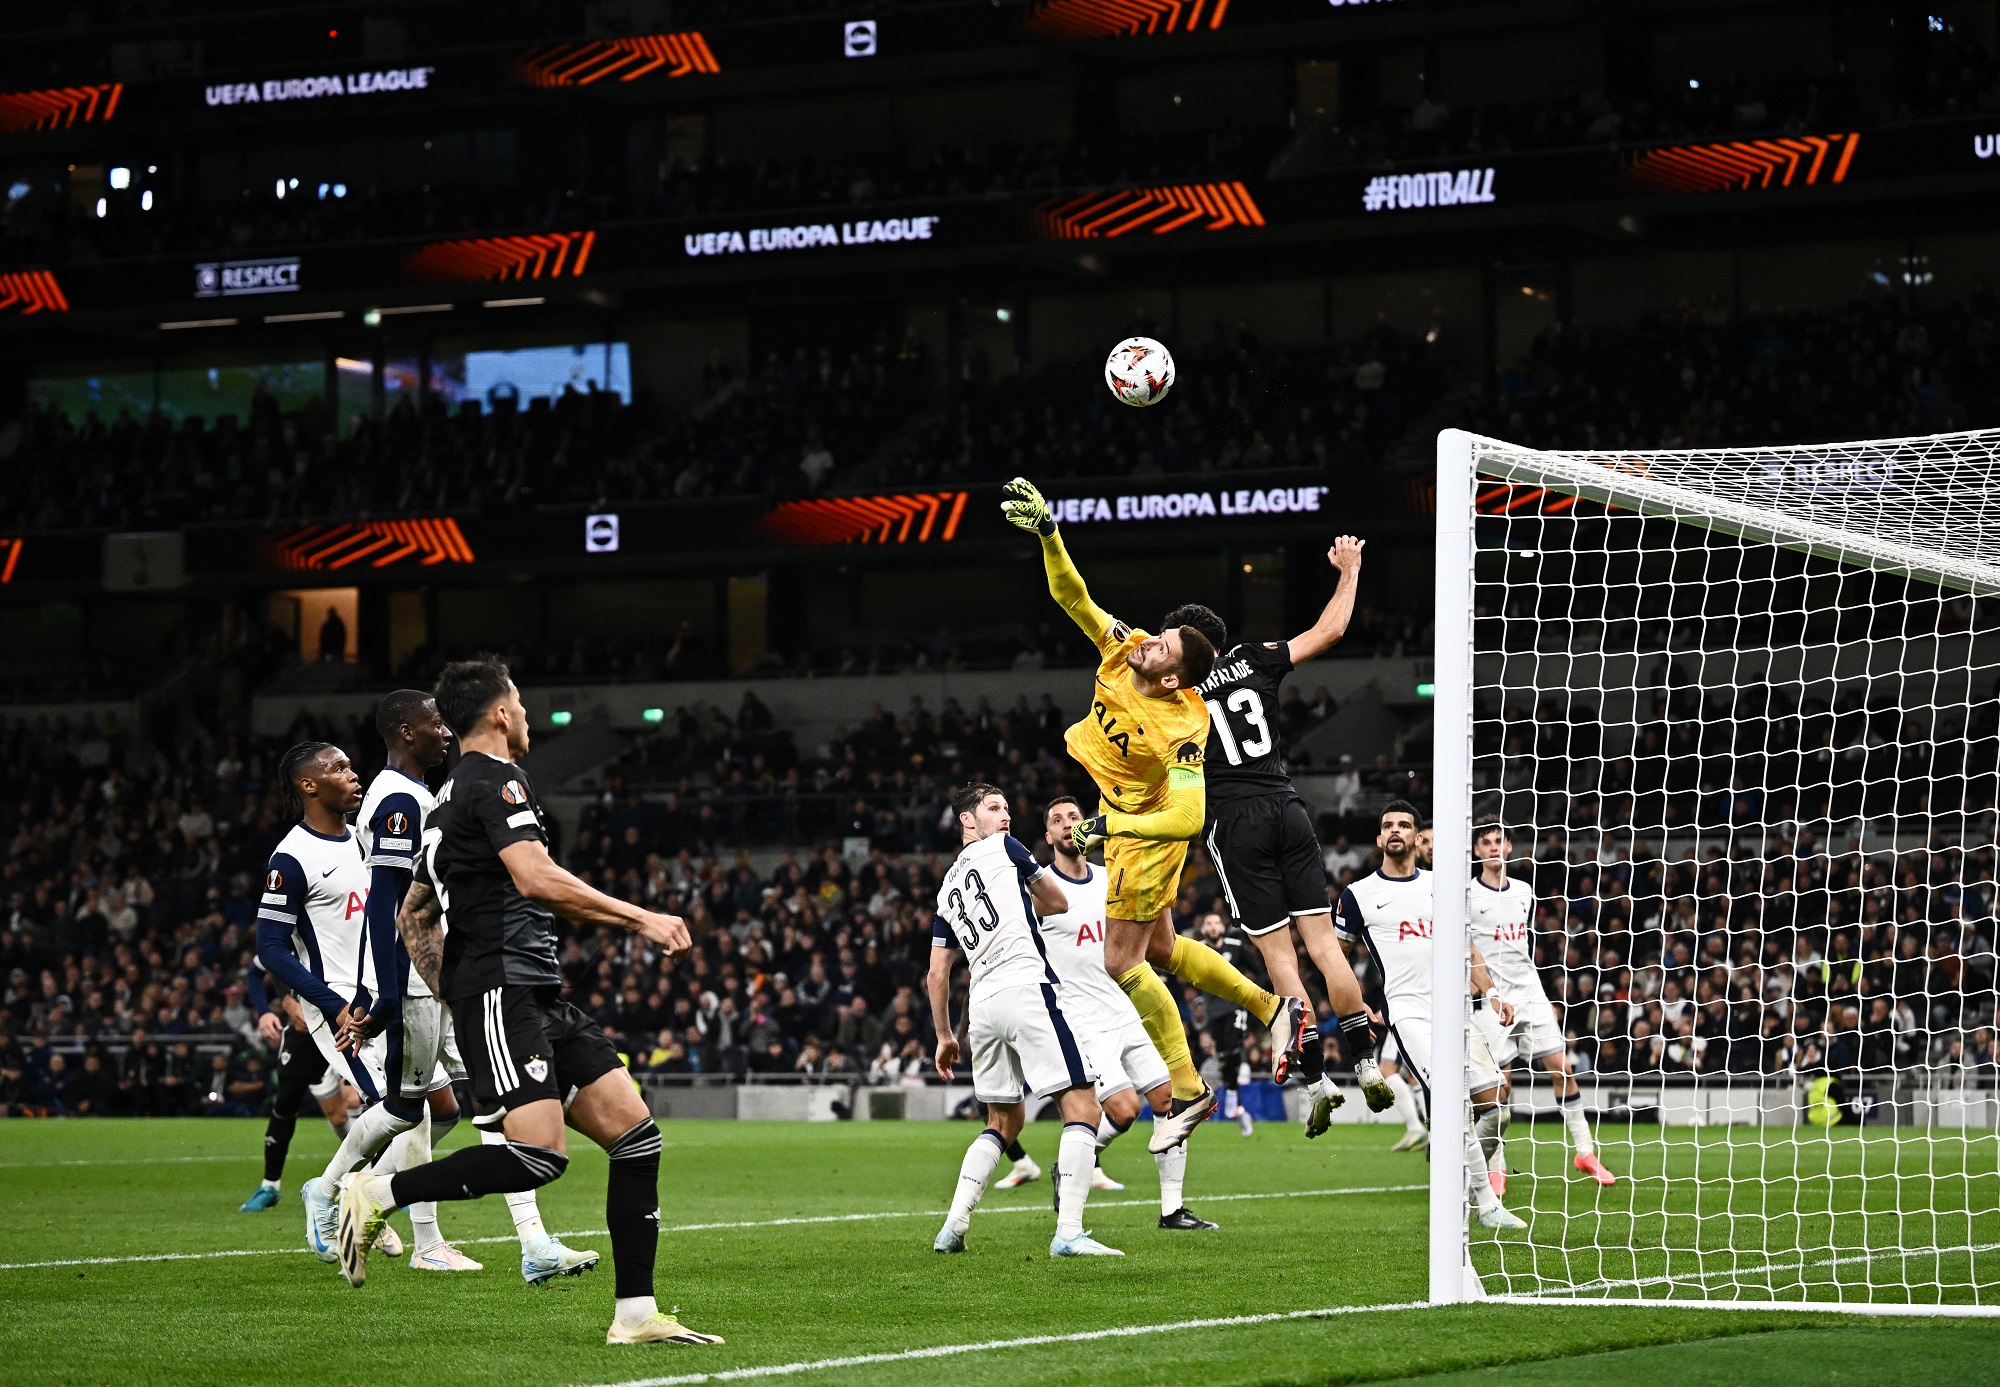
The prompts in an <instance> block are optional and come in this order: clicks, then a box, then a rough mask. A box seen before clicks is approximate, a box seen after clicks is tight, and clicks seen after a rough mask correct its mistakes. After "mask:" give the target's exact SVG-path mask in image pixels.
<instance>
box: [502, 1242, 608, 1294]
mask: <svg viewBox="0 0 2000 1387" xmlns="http://www.w3.org/2000/svg"><path fill="white" fill-rule="evenodd" d="M597 1262H598V1255H597V1254H596V1253H595V1252H591V1251H589V1250H588V1249H586V1250H584V1251H581V1252H579V1251H577V1250H576V1249H574V1248H568V1247H564V1246H563V1245H562V1244H561V1243H559V1242H557V1241H556V1240H555V1239H554V1238H547V1237H545V1238H538V1239H537V1240H536V1241H534V1242H532V1243H530V1244H529V1245H528V1246H527V1247H524V1248H522V1249H521V1279H522V1280H523V1281H526V1282H527V1283H528V1284H529V1285H530V1286H544V1285H547V1284H548V1283H549V1282H551V1281H553V1280H555V1279H556V1278H557V1277H558V1276H581V1275H583V1274H584V1273H585V1272H587V1271H589V1270H590V1269H591V1268H592V1267H594V1266H596V1265H597Z"/></svg>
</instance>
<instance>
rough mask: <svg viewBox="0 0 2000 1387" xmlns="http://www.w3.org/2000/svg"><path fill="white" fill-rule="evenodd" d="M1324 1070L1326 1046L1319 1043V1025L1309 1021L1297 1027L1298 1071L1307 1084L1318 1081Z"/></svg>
mask: <svg viewBox="0 0 2000 1387" xmlns="http://www.w3.org/2000/svg"><path fill="white" fill-rule="evenodd" d="M1325 1072H1326V1048H1325V1046H1323V1045H1322V1044H1321V1043H1320V1038H1319V1027H1318V1026H1317V1025H1315V1024H1314V1023H1312V1022H1311V1021H1308V1022H1306V1024H1305V1025H1303V1026H1301V1027H1300V1028H1299V1073H1301V1074H1303V1075H1305V1080H1306V1082H1307V1083H1309V1084H1314V1083H1318V1082H1319V1078H1320V1075H1322V1074H1324V1073H1325Z"/></svg>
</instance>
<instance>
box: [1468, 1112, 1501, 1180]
mask: <svg viewBox="0 0 2000 1387" xmlns="http://www.w3.org/2000/svg"><path fill="white" fill-rule="evenodd" d="M1502 1111H1503V1109H1501V1108H1499V1107H1497V1106H1496V1107H1491V1108H1488V1109H1487V1110H1486V1111H1485V1112H1483V1113H1481V1114H1479V1120H1478V1121H1477V1122H1475V1123H1474V1124H1473V1127H1474V1130H1476V1131H1477V1132H1478V1133H1479V1149H1480V1151H1481V1152H1482V1153H1483V1154H1484V1155H1485V1157H1486V1165H1487V1168H1488V1169H1489V1170H1490V1169H1491V1168H1492V1166H1493V1157H1494V1156H1495V1155H1496V1154H1497V1153H1498V1152H1499V1150H1500V1114H1501V1112H1502Z"/></svg>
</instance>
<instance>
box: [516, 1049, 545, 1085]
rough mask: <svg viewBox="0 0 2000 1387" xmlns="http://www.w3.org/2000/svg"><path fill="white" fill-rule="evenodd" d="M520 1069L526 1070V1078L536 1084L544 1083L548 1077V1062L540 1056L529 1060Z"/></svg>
mask: <svg viewBox="0 0 2000 1387" xmlns="http://www.w3.org/2000/svg"><path fill="white" fill-rule="evenodd" d="M521 1067H522V1068H523V1069H525V1070H527V1071H528V1077H529V1078H531V1079H533V1080H534V1081H535V1082H536V1083H538V1084H539V1083H542V1082H544V1081H546V1080H547V1079H548V1077H549V1062H548V1061H547V1060H545V1059H543V1058H542V1057H541V1056H540V1055H537V1056H535V1058H533V1059H531V1060H529V1061H528V1062H527V1063H526V1064H524V1065H522V1066H521Z"/></svg>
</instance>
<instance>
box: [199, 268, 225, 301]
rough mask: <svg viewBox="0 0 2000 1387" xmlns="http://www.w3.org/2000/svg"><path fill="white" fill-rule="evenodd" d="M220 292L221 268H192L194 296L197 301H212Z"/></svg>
mask: <svg viewBox="0 0 2000 1387" xmlns="http://www.w3.org/2000/svg"><path fill="white" fill-rule="evenodd" d="M221 292H222V267H221V266H220V265H196V266H195V267H194V296H195V297H196V298H198V299H212V298H214V297H215V296H216V295H217V294H219V293H221Z"/></svg>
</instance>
